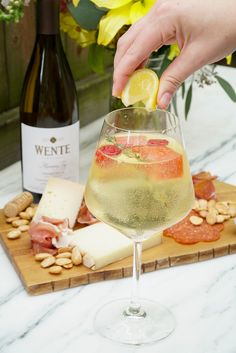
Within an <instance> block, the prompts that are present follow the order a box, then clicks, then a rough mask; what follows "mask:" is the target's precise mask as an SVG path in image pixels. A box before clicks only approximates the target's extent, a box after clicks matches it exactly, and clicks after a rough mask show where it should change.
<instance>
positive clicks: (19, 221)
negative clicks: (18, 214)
mask: <svg viewBox="0 0 236 353" xmlns="http://www.w3.org/2000/svg"><path fill="white" fill-rule="evenodd" d="M26 224H29V221H28V220H27V219H17V220H16V221H13V222H12V225H13V227H16V228H17V227H20V226H23V225H26Z"/></svg>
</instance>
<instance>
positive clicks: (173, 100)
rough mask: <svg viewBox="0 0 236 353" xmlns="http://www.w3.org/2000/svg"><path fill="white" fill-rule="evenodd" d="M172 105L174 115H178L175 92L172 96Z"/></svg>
mask: <svg viewBox="0 0 236 353" xmlns="http://www.w3.org/2000/svg"><path fill="white" fill-rule="evenodd" d="M172 106H173V108H174V113H175V115H176V116H178V108H177V97H176V94H175V95H174V97H173V98H172Z"/></svg>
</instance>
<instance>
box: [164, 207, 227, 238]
mask: <svg viewBox="0 0 236 353" xmlns="http://www.w3.org/2000/svg"><path fill="white" fill-rule="evenodd" d="M191 216H197V213H196V212H194V211H191V212H190V213H189V215H188V216H187V217H185V218H184V219H183V220H182V221H181V222H179V223H177V224H175V225H174V226H172V227H170V228H168V229H166V230H165V231H164V235H165V236H166V237H172V238H173V239H174V240H175V241H177V242H178V243H181V244H195V243H198V242H201V241H203V242H210V241H216V240H218V239H219V238H220V232H221V231H222V230H223V229H224V225H223V224H214V225H209V224H208V223H207V222H206V221H205V220H204V221H203V223H202V224H201V225H199V226H195V225H193V224H192V223H191V222H190V220H189V219H190V217H191Z"/></svg>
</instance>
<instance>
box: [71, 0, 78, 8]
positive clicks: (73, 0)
mask: <svg viewBox="0 0 236 353" xmlns="http://www.w3.org/2000/svg"><path fill="white" fill-rule="evenodd" d="M79 1H80V0H72V3H73V5H74V7H77V6H78V5H79Z"/></svg>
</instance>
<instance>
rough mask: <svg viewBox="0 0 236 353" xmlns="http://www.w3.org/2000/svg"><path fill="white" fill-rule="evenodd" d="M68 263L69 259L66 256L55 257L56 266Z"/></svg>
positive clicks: (69, 262)
mask: <svg viewBox="0 0 236 353" xmlns="http://www.w3.org/2000/svg"><path fill="white" fill-rule="evenodd" d="M68 264H71V259H67V258H62V259H56V265H58V266H64V265H68Z"/></svg>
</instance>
